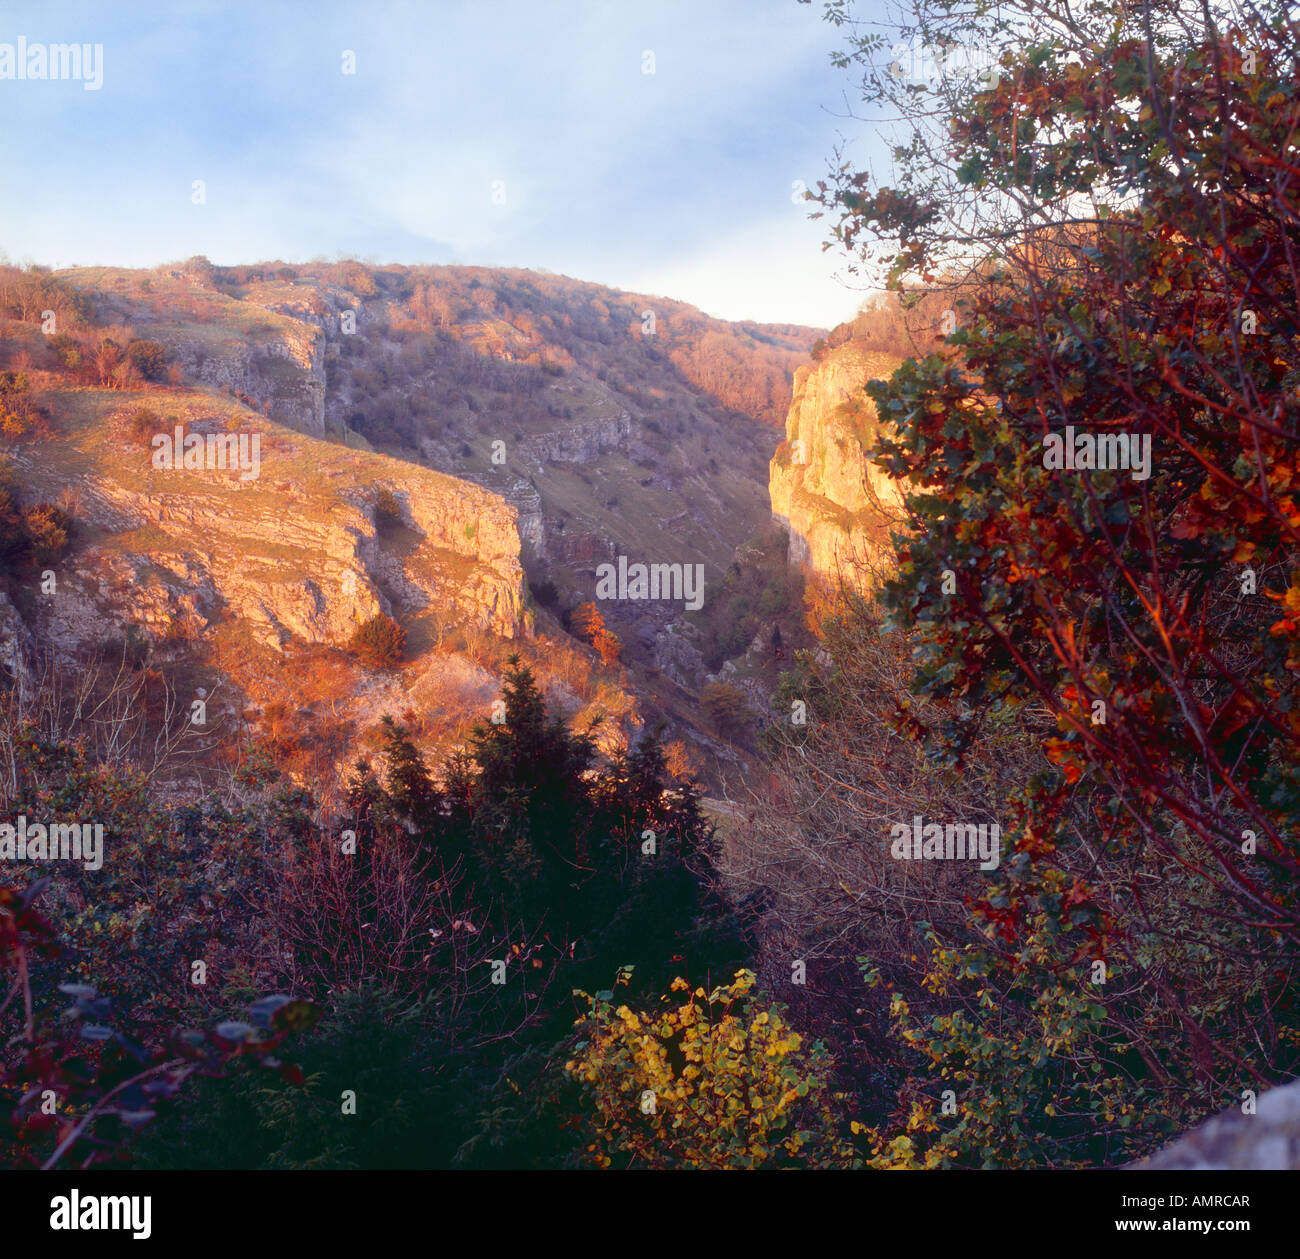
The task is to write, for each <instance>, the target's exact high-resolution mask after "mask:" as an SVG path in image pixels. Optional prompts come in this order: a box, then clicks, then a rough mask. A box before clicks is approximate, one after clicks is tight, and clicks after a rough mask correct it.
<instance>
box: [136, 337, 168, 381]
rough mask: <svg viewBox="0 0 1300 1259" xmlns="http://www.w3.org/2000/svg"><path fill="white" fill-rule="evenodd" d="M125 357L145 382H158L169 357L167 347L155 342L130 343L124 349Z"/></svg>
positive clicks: (165, 369) (165, 368) (164, 371)
mask: <svg viewBox="0 0 1300 1259" xmlns="http://www.w3.org/2000/svg"><path fill="white" fill-rule="evenodd" d="M126 356H127V358H128V359H129V360H130V362H131V365H132V366H133V367H134V368H135V370H136V371H137V372H139V373H140V375H141V376H143V377H144V378H145V380H158V379H160V378H161V377H162V376H163V375H165V373H166V371H167V364H168V360H169V359H170V357H171V355H170V354H169V353H168V350H167V347H166V346H165V345H162V344H161V343H159V342H157V341H132V342H131V344H130V345H128V346H127V347H126Z"/></svg>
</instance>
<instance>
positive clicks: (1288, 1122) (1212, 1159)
mask: <svg viewBox="0 0 1300 1259" xmlns="http://www.w3.org/2000/svg"><path fill="white" fill-rule="evenodd" d="M1130 1166H1131V1167H1133V1168H1134V1169H1136V1170H1138V1171H1147V1170H1156V1171H1215V1170H1223V1169H1231V1170H1241V1171H1300V1080H1293V1081H1292V1082H1291V1083H1290V1084H1284V1085H1282V1086H1281V1087H1280V1088H1275V1089H1269V1091H1268V1092H1267V1093H1264V1094H1262V1095H1261V1096H1260V1097H1259V1099H1258V1101H1257V1102H1256V1104H1255V1113H1254V1114H1253V1115H1247V1114H1243V1113H1242V1111H1241V1108H1240V1107H1234V1108H1233V1109H1232V1110H1227V1111H1224V1113H1223V1114H1221V1115H1216V1116H1215V1117H1214V1118H1213V1119H1211V1120H1209V1121H1208V1122H1206V1123H1203V1124H1202V1125H1201V1126H1200V1127H1199V1128H1194V1129H1192V1131H1191V1132H1188V1133H1186V1134H1185V1135H1183V1136H1181V1137H1179V1138H1178V1140H1177V1141H1175V1142H1174V1143H1173V1144H1172V1145H1168V1146H1166V1147H1165V1148H1164V1149H1163V1150H1160V1151H1159V1152H1158V1153H1156V1154H1153V1155H1151V1156H1150V1157H1149V1158H1145V1159H1142V1160H1140V1161H1139V1162H1137V1163H1132V1164H1130Z"/></svg>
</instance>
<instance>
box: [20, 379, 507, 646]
mask: <svg viewBox="0 0 1300 1259" xmlns="http://www.w3.org/2000/svg"><path fill="white" fill-rule="evenodd" d="M193 405H194V409H195V411H196V412H200V413H199V414H191V415H189V416H187V417H186V425H187V427H188V429H189V430H190V431H191V432H201V431H203V429H204V428H208V429H211V428H214V427H222V426H223V425H222V424H221V423H220V421H221V420H222V417H221V416H220V415H215V416H214V415H212V414H206V415H204V414H202V413H201V412H211V410H212V408H213V406H214V405H215V404H214V403H213V402H212V401H211V400H204V399H201V398H194V404H193ZM229 409H230V410H231V411H232V413H233V414H232V415H231V416H229V417H226V423H225V427H228V425H229V422H230V421H231V420H234V421H236V422H238V423H239V424H240V425H242V426H243V427H244V428H245V429H253V430H257V431H259V435H260V439H261V446H260V448H261V465H260V470H259V474H258V476H257V477H256V478H252V479H247V480H245V479H241V476H240V473H239V472H238V471H236V470H233V469H230V470H215V469H214V470H198V469H194V470H187V469H165V470H159V469H155V468H153V467H152V466H151V461H150V455H149V452H148V450H147V449H143V448H141V447H140V446H139V444H138V443H135V444H132V443H130V442H121V441H118V440H114V438H113V437H112V436H108V440H105V436H106V434H105V433H104V431H103V430H104V429H107V430H108V434H113V433H114V431H115V428H116V421H115V420H114V418H113V417H112V416H111V415H110V416H106V417H104V419H103V420H101V421H100V424H99V425H96V426H94V429H90V430H87V431H86V433H85V434H84V438H85V440H84V442H82V443H78V444H79V445H80V453H81V454H82V455H83V456H91V457H93V459H94V464H93V466H90V467H88V466H87V465H86V463H85V462H81V461H78V460H76V459H73V460H69V459H67V458H64V457H61V456H60V453H59V452H58V451H57V450H56V449H55V448H53V447H50V446H46V447H33V448H30V449H29V450H28V451H27V452H24V453H22V454H20V455H19V456H18V459H17V462H18V463H19V465H20V466H24V465H25V466H24V471H25V472H26V473H27V474H28V476H29V478H30V482H31V483H35V484H40V485H42V486H46V487H49V490H47V492H49V491H54V492H57V491H58V490H60V489H63V488H67V489H68V490H69V491H71V492H74V493H75V494H77V495H78V497H79V499H80V502H81V505H82V506H81V512H80V514H81V516H82V518H83V519H84V520H85V521H86V522H87V523H88V524H89V525H91V526H93V527H94V529H95V532H96V533H97V534H98V535H99V537H98V539H97V541H96V542H95V543H94V545H92V546H90V547H88V548H86V549H84V550H82V551H80V552H79V553H78V554H77V556H76V557H75V558H74V560H73V562H72V564H71V565H70V566H65V567H64V568H63V569H62V570H61V572H60V574H59V586H58V594H57V596H55V597H51V598H49V599H46V600H44V601H43V602H42V614H41V620H42V626H41V630H42V637H43V638H44V639H45V640H46V641H48V642H49V643H50V644H51V645H53V646H55V647H56V648H63V649H66V650H71V649H72V648H73V647H75V646H78V645H81V644H85V643H86V642H88V641H92V642H93V641H95V640H96V639H102V638H104V637H105V636H106V635H108V636H111V633H112V632H113V627H114V624H115V623H116V625H117V627H118V632H120V626H121V625H122V624H125V623H128V622H134V623H136V624H139V625H141V626H143V627H145V628H147V629H148V630H150V631H152V632H154V633H155V634H156V635H159V636H162V635H166V634H169V633H170V634H173V635H175V634H176V633H177V632H178V629H181V630H182V632H184V633H185V634H186V635H187V636H195V637H197V636H199V635H201V634H202V633H203V632H204V631H205V630H206V629H207V628H209V627H210V626H211V625H212V624H213V623H214V622H215V621H217V620H219V619H224V620H233V621H238V622H242V623H243V624H245V625H246V626H247V627H248V630H249V631H250V632H251V634H252V635H253V636H254V637H255V638H256V639H257V640H258V641H260V642H262V643H264V644H265V645H267V646H270V647H276V648H279V647H284V646H285V645H287V644H288V643H289V642H290V641H291V640H292V639H297V640H300V641H302V642H304V643H307V644H321V645H331V646H341V645H343V644H345V643H346V642H347V641H348V639H349V638H351V636H352V634H353V633H354V631H355V630H356V628H357V626H358V625H359V624H360V623H361V622H363V621H365V620H367V619H369V618H370V617H373V616H375V615H377V614H378V613H380V612H384V613H387V614H391V615H395V616H398V617H399V618H401V617H410V616H416V617H427V618H428V619H430V621H431V622H432V623H433V625H434V626H435V627H454V628H465V627H475V628H478V629H482V630H485V631H488V632H490V633H493V634H496V635H500V636H502V637H505V638H513V637H516V636H517V635H519V634H521V633H527V632H529V628H530V626H529V617H528V613H527V612H526V608H525V594H524V572H523V567H522V563H521V560H520V549H521V543H520V536H519V528H518V515H517V513H516V511H515V509H514V508H513V507H512V506H511V505H510V504H509V503H507V502H506V501H505V500H504V499H503V498H502V497H501V496H500V495H497V494H493V493H492V492H490V491H489V490H486V489H484V488H482V487H481V486H478V485H474V484H471V483H470V482H467V481H461V480H458V479H456V478H454V477H450V476H446V475H445V474H443V473H440V472H435V471H433V470H431V469H428V468H420V467H417V466H414V465H411V464H407V463H403V462H401V461H398V460H395V459H390V458H387V457H386V456H383V455H377V454H372V453H369V452H361V451H352V450H347V449H345V448H343V447H341V446H338V445H334V444H327V443H324V442H320V441H316V440H315V439H313V438H311V437H308V436H306V435H303V434H301V433H289V432H287V431H286V430H284V429H281V428H278V426H276V425H274V424H272V423H271V422H269V421H266V420H263V419H261V418H260V417H257V416H255V415H253V414H252V413H250V412H247V411H243V410H241V409H240V408H237V407H234V405H233V404H230V407H229ZM96 429H97V430H98V431H97V432H96V431H95V430H96ZM78 436H83V435H80V434H79V435H78ZM74 463H76V464H77V465H78V467H79V471H78V472H76V473H73V472H72V471H71V466H72V464H74ZM381 489H383V490H387V491H388V492H389V493H390V494H391V495H392V500H391V501H393V502H395V503H396V504H397V508H398V510H399V511H400V514H401V519H400V521H392V522H390V523H386V524H384V525H382V526H381V525H380V524H378V523H377V517H376V501H377V499H378V496H379V492H380V490H381ZM390 510H391V508H390ZM0 622H3V609H0ZM9 637H12V636H11V635H9V636H6V634H5V632H4V631H3V629H2V628H0V651H3V650H4V649H6V648H10V651H9V654H13V653H12V644H10V643H9V641H8V639H9Z"/></svg>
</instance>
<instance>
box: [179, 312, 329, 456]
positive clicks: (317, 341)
mask: <svg viewBox="0 0 1300 1259" xmlns="http://www.w3.org/2000/svg"><path fill="white" fill-rule="evenodd" d="M156 335H157V336H158V337H159V339H160V340H162V341H163V342H164V343H165V344H166V345H167V346H168V348H169V349H170V350H171V351H172V354H173V355H174V356H175V359H176V361H177V362H178V363H179V364H180V366H181V369H182V371H183V372H184V373H185V375H186V377H187V378H189V379H192V380H196V381H198V382H199V383H200V384H203V385H207V386H209V387H210V388H213V389H218V390H220V391H221V392H223V393H229V392H233V393H236V394H241V395H245V396H246V397H248V398H250V399H252V400H253V402H254V403H255V404H256V405H257V406H258V407H259V408H261V409H263V410H264V411H265V413H266V414H268V415H270V416H271V417H272V418H273V419H275V420H277V421H278V422H279V423H281V424H285V425H287V426H288V427H289V428H295V429H298V430H299V431H301V432H304V433H310V434H312V435H313V436H318V437H319V436H322V435H323V434H324V432H325V336H324V333H323V332H322V331H321V329H320V328H319V327H317V326H315V325H313V324H311V323H305V322H302V321H299V320H289V319H280V320H278V321H277V324H276V325H275V326H274V327H271V326H267V327H266V328H265V329H263V330H262V331H261V335H260V336H259V339H258V340H257V342H256V343H250V342H248V341H245V340H243V339H240V338H237V337H235V336H231V337H228V338H225V339H222V340H214V341H205V342H198V341H194V340H189V339H185V338H170V337H168V336H167V335H166V334H165V333H161V332H160V333H157V334H156Z"/></svg>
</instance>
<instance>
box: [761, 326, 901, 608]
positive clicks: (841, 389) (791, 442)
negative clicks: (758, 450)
mask: <svg viewBox="0 0 1300 1259" xmlns="http://www.w3.org/2000/svg"><path fill="white" fill-rule="evenodd" d="M897 365H898V360H897V359H895V358H893V357H891V356H890V355H887V354H877V353H872V352H869V351H866V350H864V349H863V348H862V347H861V346H860V345H859V344H857V343H855V342H853V341H851V340H850V341H847V342H845V343H844V344H841V345H839V346H837V347H836V348H833V349H830V350H827V351H826V352H825V354H824V355H823V357H822V358H821V360H820V361H819V362H814V363H809V364H806V365H805V366H803V367H801V368H799V369H798V371H797V372H796V373H795V378H794V397H793V400H792V401H791V404H790V412H789V415H788V417H787V419H786V436H785V441H783V442H782V443H781V445H780V446H779V447H778V448H777V451H776V454H775V455H774V456H773V458H772V464H771V469H770V473H769V479H768V490H769V493H770V496H771V502H772V514H773V515H774V516H775V517H776V518H777V520H779V521H780V522H781V523H782V524H783V525H785V526H786V527H787V528H788V529H789V531H790V561H791V563H792V564H797V565H799V566H800V567H802V568H804V569H806V570H807V571H808V572H809V573H810V574H813V575H815V576H817V577H819V578H821V579H823V580H824V581H826V582H828V583H829V584H831V585H835V586H838V585H839V584H840V583H841V581H843V582H845V583H847V584H849V585H851V586H854V587H858V588H862V587H865V586H869V585H871V584H872V582H873V580H874V578H873V573H874V572H877V571H878V570H879V569H880V568H881V567H883V566H887V565H888V563H889V556H890V554H891V547H890V541H889V535H890V528H891V523H892V522H893V521H895V520H896V518H897V516H898V511H899V507H900V504H901V494H900V492H899V489H898V486H897V485H896V484H895V483H894V482H893V481H891V480H890V478H888V477H887V476H885V474H884V473H882V472H881V471H880V470H879V469H878V468H876V467H875V466H874V465H873V464H872V463H870V462H869V459H868V454H867V452H868V451H869V450H870V448H871V446H872V445H873V443H874V441H875V438H876V431H877V423H878V420H877V417H876V409H875V405H874V404H873V403H872V402H871V400H870V399H869V398H868V397H867V396H866V395H865V393H864V392H863V387H864V386H865V384H866V382H867V381H869V380H871V379H874V378H880V377H887V376H889V375H891V374H892V373H893V371H894V369H895V367H897Z"/></svg>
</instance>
